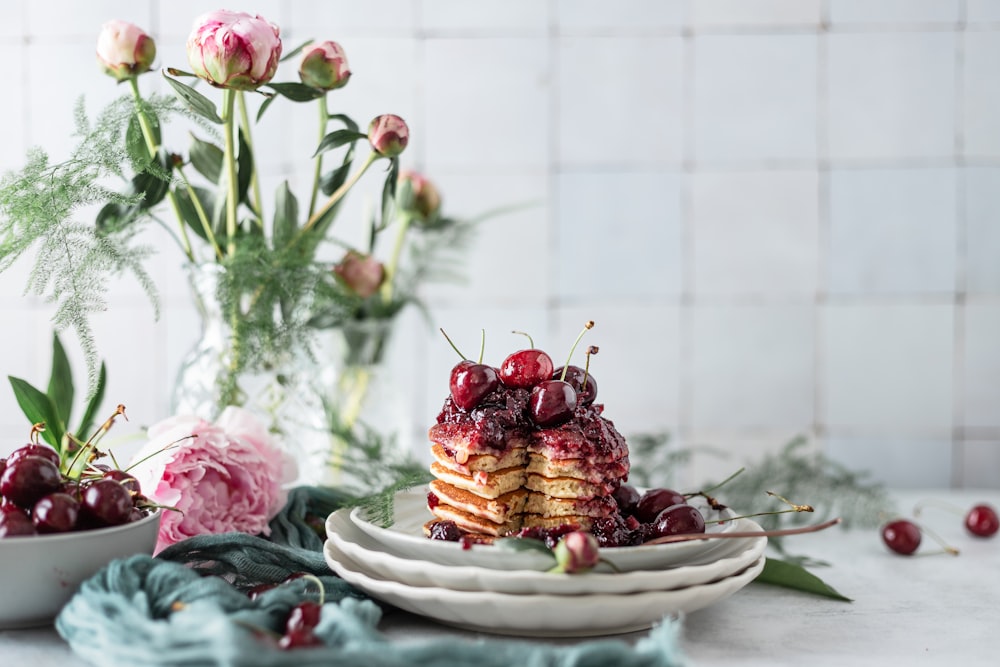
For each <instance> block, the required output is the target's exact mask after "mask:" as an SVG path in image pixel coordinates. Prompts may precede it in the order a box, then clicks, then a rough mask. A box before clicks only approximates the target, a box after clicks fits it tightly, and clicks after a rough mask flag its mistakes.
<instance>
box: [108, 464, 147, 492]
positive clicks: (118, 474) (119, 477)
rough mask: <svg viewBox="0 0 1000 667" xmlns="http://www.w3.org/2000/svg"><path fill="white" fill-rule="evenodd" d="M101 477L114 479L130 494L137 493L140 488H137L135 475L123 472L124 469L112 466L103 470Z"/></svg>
mask: <svg viewBox="0 0 1000 667" xmlns="http://www.w3.org/2000/svg"><path fill="white" fill-rule="evenodd" d="M103 477H104V479H113V480H114V481H116V482H118V483H119V484H121V485H122V486H124V487H125V490H126V491H128V492H129V493H130V494H132V495H138V494H139V493H141V490H140V489H139V480H137V479H136V478H135V477H133V476H132V475H130V474H129V473H127V472H125V471H124V470H118V469H116V468H112V469H111V470H108V471H107V472H105V473H104V475H103Z"/></svg>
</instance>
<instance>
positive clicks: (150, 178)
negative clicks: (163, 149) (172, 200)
mask: <svg viewBox="0 0 1000 667" xmlns="http://www.w3.org/2000/svg"><path fill="white" fill-rule="evenodd" d="M160 155H161V157H163V158H165V159H164V160H161V161H160V169H162V170H163V171H162V172H159V173H154V172H152V171H143V172H140V173H138V174H136V175H135V176H133V177H132V181H131V191H132V192H133V193H135V194H139V195H142V201H141V202H139V204H138V210H140V211H145V210H148V209H151V208H153V207H154V206H156V205H157V204H159V203H160V202H161V201H163V198H164V197H166V196H167V192H168V191H169V190H170V181H169V179H168V177H167V175H168V174H169V173H170V170H171V169H172V165H171V163H170V162H168V161H166V156H165V155H163V153H161V154H160ZM164 165H166V166H164Z"/></svg>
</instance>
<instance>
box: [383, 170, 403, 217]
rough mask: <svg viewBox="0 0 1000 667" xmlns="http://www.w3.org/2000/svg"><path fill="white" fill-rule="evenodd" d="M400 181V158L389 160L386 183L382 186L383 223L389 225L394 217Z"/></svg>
mask: <svg viewBox="0 0 1000 667" xmlns="http://www.w3.org/2000/svg"><path fill="white" fill-rule="evenodd" d="M398 181H399V158H398V157H394V158H392V159H390V160H389V169H388V171H387V173H386V175H385V185H384V186H383V187H382V225H383V226H385V225H388V224H389V220H391V219H392V207H393V204H394V203H395V201H396V183H397V182H398Z"/></svg>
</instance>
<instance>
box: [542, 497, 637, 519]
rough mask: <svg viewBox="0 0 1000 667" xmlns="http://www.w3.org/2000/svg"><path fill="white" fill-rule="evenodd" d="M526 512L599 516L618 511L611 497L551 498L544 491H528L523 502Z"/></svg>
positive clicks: (559, 515) (561, 515)
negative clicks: (526, 497) (586, 498)
mask: <svg viewBox="0 0 1000 667" xmlns="http://www.w3.org/2000/svg"><path fill="white" fill-rule="evenodd" d="M524 511H525V513H527V514H539V515H542V516H546V517H569V516H576V515H580V516H588V517H593V518H601V517H606V516H613V515H614V514H616V513H617V512H618V503H616V502H615V501H614V499H613V498H609V497H606V496H605V497H602V496H597V497H595V498H590V499H588V500H580V499H576V498H553V497H552V496H547V495H545V494H544V493H534V492H533V493H530V494H528V499H527V501H526V502H525V504H524Z"/></svg>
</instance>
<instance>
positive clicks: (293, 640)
mask: <svg viewBox="0 0 1000 667" xmlns="http://www.w3.org/2000/svg"><path fill="white" fill-rule="evenodd" d="M323 645H324V644H323V641H322V640H321V639H320V638H319V637H317V636H316V635H315V634H313V631H312V628H302V629H301V630H293V631H290V632H287V633H285V634H284V635H283V636H282V637H281V639H279V640H278V646H279V647H281V648H282V649H284V650H286V651H287V650H289V649H295V648H311V647H315V646H323Z"/></svg>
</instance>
